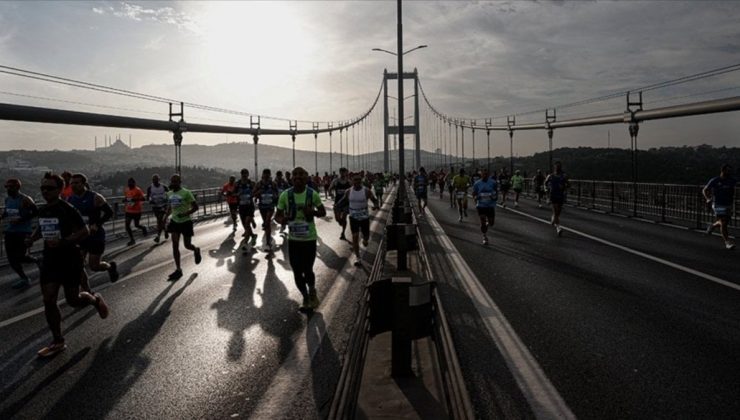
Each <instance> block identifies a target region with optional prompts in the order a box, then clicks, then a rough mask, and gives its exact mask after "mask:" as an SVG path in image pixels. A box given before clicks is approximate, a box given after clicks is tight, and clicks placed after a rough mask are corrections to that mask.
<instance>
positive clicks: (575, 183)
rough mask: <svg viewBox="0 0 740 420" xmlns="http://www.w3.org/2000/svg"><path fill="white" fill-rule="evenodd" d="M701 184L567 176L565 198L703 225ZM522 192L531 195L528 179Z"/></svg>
mask: <svg viewBox="0 0 740 420" xmlns="http://www.w3.org/2000/svg"><path fill="white" fill-rule="evenodd" d="M703 188H704V186H703V185H686V184H659V183H637V184H633V183H631V182H615V181H596V180H582V179H574V180H570V187H569V188H568V192H567V196H566V200H567V201H566V202H567V203H568V204H572V205H576V206H578V207H586V208H591V209H596V210H601V211H605V212H608V213H619V214H626V215H630V216H634V217H641V218H647V219H651V220H655V221H660V222H663V223H667V222H679V221H680V222H684V223H688V224H689V225H692V226H695V227H696V228H697V229H703V228H705V227H706V226H707V223H711V222H713V221H714V213H713V211H712V208H711V206H710V205H708V204H707V203H706V200H705V199H704V196H703V195H702V189H703ZM525 194H527V195H528V196H534V195H535V191H534V186H533V183H532V180H531V179H527V180H526V181H525ZM730 219H731V223H732V225H733V226H737V225H738V221H740V187H738V188H736V189H735V201H734V203H733V206H732V210H731V214H730Z"/></svg>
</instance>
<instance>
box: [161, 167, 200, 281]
mask: <svg viewBox="0 0 740 420" xmlns="http://www.w3.org/2000/svg"><path fill="white" fill-rule="evenodd" d="M196 211H198V203H197V202H196V201H195V197H194V196H193V193H192V192H190V190H186V189H185V188H182V178H181V177H180V175H179V174H174V175H172V178H170V191H168V192H167V216H168V217H169V218H170V221H169V223H168V224H167V230H168V231H169V232H170V233H171V234H172V257H173V258H174V259H175V267H176V269H175V271H174V272H172V274H170V275H169V279H170V280H177V279H179V278H180V277H182V268H181V267H180V235H182V237H183V242H184V245H185V249H189V250H191V251H193V254H194V256H195V264H200V260H201V256H200V248H198V247H196V246H194V245H193V243H192V239H193V235H195V232H194V231H193V220H192V219H191V218H190V215H191V214H193V213H195V212H196Z"/></svg>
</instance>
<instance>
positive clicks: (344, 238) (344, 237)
mask: <svg viewBox="0 0 740 420" xmlns="http://www.w3.org/2000/svg"><path fill="white" fill-rule="evenodd" d="M339 240H340V241H346V240H347V237H346V236H344V232H342V234H341V235H339Z"/></svg>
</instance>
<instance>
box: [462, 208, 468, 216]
mask: <svg viewBox="0 0 740 420" xmlns="http://www.w3.org/2000/svg"><path fill="white" fill-rule="evenodd" d="M463 214H464V215H465V217H468V209H465V210H463Z"/></svg>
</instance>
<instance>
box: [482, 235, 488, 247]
mask: <svg viewBox="0 0 740 420" xmlns="http://www.w3.org/2000/svg"><path fill="white" fill-rule="evenodd" d="M483 245H488V236H486V235H483Z"/></svg>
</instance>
